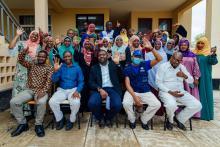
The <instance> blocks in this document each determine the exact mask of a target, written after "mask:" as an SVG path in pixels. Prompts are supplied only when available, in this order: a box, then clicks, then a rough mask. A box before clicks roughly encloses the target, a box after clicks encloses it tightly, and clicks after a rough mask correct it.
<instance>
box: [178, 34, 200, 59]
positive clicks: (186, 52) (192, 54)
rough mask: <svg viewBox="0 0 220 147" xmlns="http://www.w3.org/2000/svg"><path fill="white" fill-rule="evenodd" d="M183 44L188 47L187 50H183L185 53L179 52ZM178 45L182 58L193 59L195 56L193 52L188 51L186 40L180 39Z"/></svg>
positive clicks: (187, 41)
mask: <svg viewBox="0 0 220 147" xmlns="http://www.w3.org/2000/svg"><path fill="white" fill-rule="evenodd" d="M183 43H186V44H187V46H188V48H187V50H185V51H182V50H181V45H182V44H183ZM178 45H179V51H180V52H181V53H182V55H183V57H195V56H196V55H195V54H194V53H193V52H191V51H190V48H189V40H187V39H186V38H182V39H181V40H180V41H179V44H178Z"/></svg>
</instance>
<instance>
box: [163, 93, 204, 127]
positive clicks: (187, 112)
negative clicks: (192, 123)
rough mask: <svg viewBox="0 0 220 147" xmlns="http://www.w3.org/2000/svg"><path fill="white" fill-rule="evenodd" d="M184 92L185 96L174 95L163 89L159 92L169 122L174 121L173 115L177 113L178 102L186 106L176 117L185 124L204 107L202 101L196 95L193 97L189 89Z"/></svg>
mask: <svg viewBox="0 0 220 147" xmlns="http://www.w3.org/2000/svg"><path fill="white" fill-rule="evenodd" d="M182 93H183V94H184V96H182V97H174V96H172V95H171V94H169V93H166V92H161V91H160V93H159V96H160V99H161V101H162V102H163V103H164V107H165V108H166V113H167V116H168V119H169V122H171V123H173V117H174V115H175V111H176V110H177V108H178V107H177V102H178V103H180V104H182V105H184V106H185V108H184V109H183V110H182V111H181V112H179V113H178V114H177V116H176V118H177V119H178V120H179V121H180V122H181V123H183V124H184V123H185V122H186V121H187V120H188V119H189V118H191V117H192V116H193V115H194V114H195V113H197V112H199V111H200V110H201V109H202V105H201V103H200V102H199V101H198V100H197V99H196V98H195V97H193V96H192V95H191V94H189V93H188V92H187V91H184V92H182Z"/></svg>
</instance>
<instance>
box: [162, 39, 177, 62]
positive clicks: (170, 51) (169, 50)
mask: <svg viewBox="0 0 220 147" xmlns="http://www.w3.org/2000/svg"><path fill="white" fill-rule="evenodd" d="M174 46H175V41H174V40H173V39H170V40H168V41H167V44H166V46H165V47H164V51H165V52H166V54H167V59H168V60H170V57H171V56H172V55H173V52H174V51H175V49H174Z"/></svg>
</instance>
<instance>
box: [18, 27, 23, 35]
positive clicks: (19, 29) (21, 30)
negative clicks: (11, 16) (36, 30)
mask: <svg viewBox="0 0 220 147" xmlns="http://www.w3.org/2000/svg"><path fill="white" fill-rule="evenodd" d="M23 33H24V29H23V28H17V31H16V34H17V35H18V36H21V35H22V34H23Z"/></svg>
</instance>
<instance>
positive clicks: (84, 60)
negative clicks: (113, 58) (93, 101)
mask: <svg viewBox="0 0 220 147" xmlns="http://www.w3.org/2000/svg"><path fill="white" fill-rule="evenodd" d="M94 50H95V46H94V44H93V42H91V41H89V40H85V41H84V43H83V46H82V53H81V52H78V51H76V52H75V53H76V56H75V61H76V62H78V63H79V66H80V67H81V69H82V72H83V75H84V83H85V84H84V86H83V90H82V92H81V95H82V98H81V104H82V108H83V111H87V103H88V98H89V95H90V89H89V87H88V82H89V76H88V75H89V73H90V69H91V67H92V66H93V65H94V64H96V63H98V59H97V58H96V57H95V56H94Z"/></svg>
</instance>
